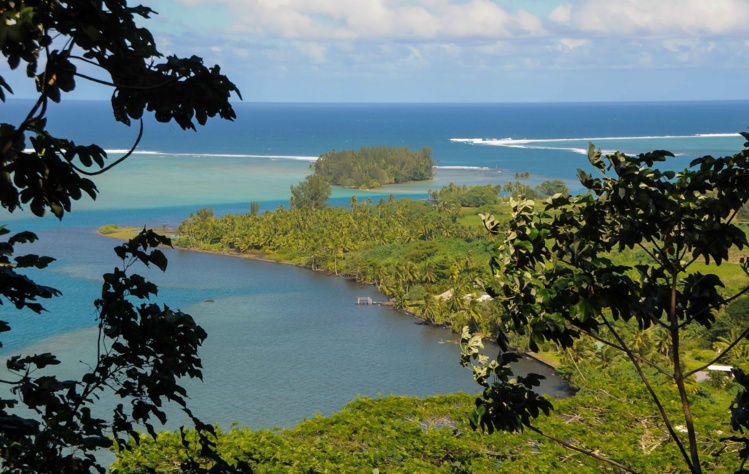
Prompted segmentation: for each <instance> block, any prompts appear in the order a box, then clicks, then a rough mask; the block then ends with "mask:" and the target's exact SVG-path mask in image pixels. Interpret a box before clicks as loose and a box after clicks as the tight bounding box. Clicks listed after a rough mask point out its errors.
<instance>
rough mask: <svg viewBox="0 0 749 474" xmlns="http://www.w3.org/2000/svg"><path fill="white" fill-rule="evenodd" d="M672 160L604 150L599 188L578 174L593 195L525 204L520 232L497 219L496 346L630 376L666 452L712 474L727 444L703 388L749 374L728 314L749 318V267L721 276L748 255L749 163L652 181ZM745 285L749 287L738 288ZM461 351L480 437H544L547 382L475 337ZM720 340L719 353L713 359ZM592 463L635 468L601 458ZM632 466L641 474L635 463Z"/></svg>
mask: <svg viewBox="0 0 749 474" xmlns="http://www.w3.org/2000/svg"><path fill="white" fill-rule="evenodd" d="M744 136H745V138H748V139H749V134H744ZM670 156H673V155H672V154H671V153H669V152H665V151H655V152H652V153H647V154H642V155H639V156H637V157H627V156H625V155H623V154H621V153H615V154H613V155H608V156H606V157H605V161H604V158H603V157H602V154H601V151H600V150H596V149H595V148H594V147H593V146H592V145H591V147H590V151H589V159H590V162H591V164H592V165H593V167H594V169H595V170H596V172H598V175H599V176H598V177H593V176H591V175H589V174H587V173H585V172H583V171H580V172H579V176H580V181H581V183H582V184H583V186H584V187H585V188H587V189H588V190H589V193H588V194H586V195H581V196H578V197H570V196H568V195H556V196H554V197H553V198H552V199H550V200H549V201H547V203H546V204H545V205H544V206H543V208H542V209H541V210H538V209H537V206H536V203H534V202H533V201H530V200H527V199H524V198H521V199H519V200H518V201H512V219H511V220H510V222H509V223H507V222H497V221H496V220H495V219H494V218H493V217H492V216H484V223H485V225H486V228H487V229H488V230H489V231H490V232H491V233H493V234H501V235H502V236H503V238H502V244H501V246H500V247H499V248H498V251H497V254H496V256H495V257H494V258H493V259H492V261H491V267H492V272H493V275H492V278H491V279H490V280H488V282H487V285H486V290H487V291H488V292H489V293H490V294H491V295H492V296H493V297H494V298H495V299H494V301H496V303H497V305H498V306H499V307H500V308H501V310H500V311H498V314H499V318H498V319H497V320H496V321H495V324H494V325H493V326H492V334H493V335H494V336H495V337H496V340H497V342H498V344H499V346H500V349H501V350H502V351H507V350H508V349H509V348H510V347H511V343H512V339H511V338H510V335H513V336H517V335H523V336H525V337H527V338H528V339H527V340H528V347H529V348H530V349H531V350H533V351H538V350H540V349H541V347H542V346H547V347H548V345H553V346H556V347H557V348H558V350H561V351H565V352H567V354H569V356H570V359H571V360H572V361H574V362H577V360H580V361H584V360H598V361H599V362H600V364H601V365H602V366H603V367H606V366H609V365H610V366H614V367H617V368H618V370H619V371H621V370H622V367H629V368H630V370H629V372H633V373H635V374H636V376H635V377H633V379H634V380H636V381H639V383H640V384H641V385H640V387H639V390H640V391H642V393H644V394H645V395H644V396H643V397H642V399H643V400H641V402H640V403H643V404H644V405H645V406H644V407H643V408H645V410H644V411H645V412H646V413H649V414H648V415H647V416H650V417H653V418H656V419H658V420H659V423H660V424H661V425H662V426H663V427H664V428H665V430H666V432H667V433H668V435H667V437H666V441H668V442H670V443H673V444H674V445H675V446H676V447H677V448H678V451H679V454H680V457H681V459H680V460H679V463H680V464H681V469H687V470H689V471H690V472H693V473H701V472H704V470H707V469H709V468H710V463H711V460H710V458H711V457H712V455H713V453H714V450H715V449H718V448H715V447H710V448H709V449H707V450H706V447H705V446H706V444H707V445H710V443H714V442H715V441H716V439H715V435H714V434H712V433H711V432H710V430H705V429H703V427H701V426H700V424H701V423H703V422H704V421H703V420H701V419H700V416H701V414H699V413H698V411H699V410H698V409H697V408H696V406H695V405H696V404H697V400H696V398H695V397H694V395H695V393H698V392H699V391H700V388H699V387H698V386H697V385H696V382H695V380H694V377H695V376H696V375H697V374H698V373H699V372H700V371H704V370H706V369H707V368H708V367H709V366H710V365H712V364H715V363H719V362H725V361H726V360H727V359H728V357H733V358H734V359H733V360H734V362H739V361H740V359H743V361H744V362H745V361H746V359H745V357H746V354H742V352H744V350H745V347H746V342H745V341H746V337H747V335H749V322H748V321H747V315H746V313H743V314H742V313H741V312H740V311H736V309H737V307H736V306H734V307H733V308H731V311H729V312H728V314H725V312H723V311H722V308H725V307H726V306H727V305H730V304H731V303H734V302H736V304H741V305H742V307H745V304H746V301H745V300H742V299H741V298H742V297H743V295H744V294H745V293H746V292H747V291H749V279H747V276H749V262H748V261H746V260H744V259H741V261H740V264H739V265H730V264H727V265H722V264H726V263H727V262H729V261H730V259H731V257H732V255H734V256H735V254H736V252H735V251H736V250H738V251H740V250H742V249H744V248H745V247H747V246H749V241H747V237H746V234H745V232H744V230H743V229H742V228H741V227H739V226H738V225H737V224H736V223H735V222H734V220H735V218H736V216H737V214H738V213H739V212H740V211H741V208H742V207H743V206H744V205H745V204H746V203H747V201H748V200H749V187H748V186H747V185H746V183H747V182H748V181H749V149H745V150H743V151H741V152H740V153H737V154H735V155H733V156H729V157H725V158H720V159H715V158H713V157H710V156H706V157H703V158H699V159H696V160H694V161H692V163H691V164H690V167H689V168H688V169H685V170H683V171H680V172H678V173H676V172H673V171H662V169H661V168H660V167H659V168H654V167H653V165H654V163H656V162H661V161H665V160H666V158H667V157H670ZM732 250H733V251H732ZM734 258H735V257H734ZM699 262H702V263H699ZM726 267H728V269H729V271H728V272H726ZM737 271H738V272H739V273H741V274H742V277H741V278H735V277H734V275H735V274H736V272H737ZM726 275H731V277H730V279H729V278H724V277H725V276H726ZM739 301H741V303H738V302H739ZM729 307H730V306H729ZM716 322H720V325H718V324H716ZM717 327H719V328H720V331H718V332H713V333H712V334H711V330H713V329H715V328H717ZM719 334H720V335H719ZM461 339H462V347H463V357H462V363H463V364H464V365H466V366H470V367H471V368H472V369H473V372H474V378H475V379H476V381H477V383H479V384H480V385H481V386H482V387H484V392H483V393H482V396H481V397H480V398H479V399H478V400H477V401H476V409H475V410H474V411H473V412H472V415H471V422H472V425H473V426H474V427H477V428H481V429H482V430H487V431H488V432H493V431H494V430H507V431H517V430H522V429H530V430H534V431H538V430H539V428H538V427H537V425H536V419H537V417H539V415H540V413H541V412H543V413H546V414H548V413H549V412H550V410H551V408H552V406H551V404H550V403H549V401H548V400H546V399H544V398H542V397H539V396H538V395H536V394H535V393H534V392H533V390H532V389H533V387H534V386H536V385H537V378H538V377H537V376H535V375H534V374H529V375H527V376H525V377H517V379H516V380H515V379H512V373H511V370H510V369H509V365H508V364H509V363H510V362H512V361H513V360H515V359H516V358H517V357H516V356H515V355H514V354H511V353H507V352H504V353H501V354H500V356H499V357H498V359H497V360H492V361H489V359H488V358H487V357H486V356H482V355H480V354H479V352H478V349H479V348H480V347H481V346H482V345H481V341H480V339H479V338H477V337H472V336H471V334H470V333H469V332H468V329H467V328H466V329H465V330H464V333H463V336H462V338H461ZM711 339H712V344H711V345H712V349H713V351H714V352H712V353H711V352H710V351H709V350H706V349H710V347H706V346H707V343H708V342H709V341H710V340H711ZM733 349H736V350H734V351H733V355H732V356H729V355H728V354H729V353H730V352H731V351H732V350H733ZM474 361H478V362H477V363H475V362H474ZM578 365H579V364H578ZM575 370H576V371H580V369H579V368H578V366H577V365H576V367H575ZM573 374H574V372H573ZM734 375H735V377H736V382H737V384H739V385H741V386H742V390H741V391H740V392H739V394H738V395H737V397H736V398H735V399H734V401H733V403H732V404H731V407H730V409H731V420H730V421H731V423H730V426H731V428H732V429H733V430H736V431H743V429H746V428H749V417H748V416H747V413H748V412H749V397H748V396H747V392H746V390H747V389H749V378H747V377H746V376H745V375H744V372H743V371H742V370H741V369H739V368H734ZM580 376H581V377H583V374H582V371H580ZM715 382H716V383H718V380H717V379H716V380H715ZM610 383H611V388H612V389H615V388H617V386H618V385H620V384H622V383H624V382H623V381H622V380H621V379H620V377H611V379H610ZM726 421H727V420H726ZM666 441H664V442H666ZM732 441H734V442H738V443H741V444H743V445H744V447H743V449H742V450H741V452H740V464H741V466H742V467H743V465H744V463H745V462H746V460H747V458H748V457H749V439H747V438H744V437H733V438H732ZM569 444H570V445H571V446H570V447H573V446H575V447H577V448H579V446H577V445H576V443H569ZM579 449H581V450H582V452H585V453H586V454H588V455H590V456H593V457H596V458H598V459H601V460H602V461H605V462H609V463H611V464H612V465H614V466H616V467H618V468H624V467H623V466H622V465H621V464H620V463H617V462H616V461H614V460H612V459H610V458H606V457H602V456H600V455H599V454H597V453H596V451H595V450H592V449H591V447H589V446H588V447H585V448H579ZM625 459H626V457H625ZM624 464H625V465H626V466H628V467H627V468H625V469H628V468H629V467H630V466H631V461H629V460H627V461H626V462H625V463H624ZM740 469H741V468H740ZM742 472H744V471H742Z"/></svg>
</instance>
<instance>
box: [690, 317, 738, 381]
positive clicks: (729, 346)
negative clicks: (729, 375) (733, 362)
mask: <svg viewBox="0 0 749 474" xmlns="http://www.w3.org/2000/svg"><path fill="white" fill-rule="evenodd" d="M748 334H749V327H747V328H746V329H744V332H742V333H741V336H739V337H738V338H737V339H736V340H735V341H733V342H732V343H731V344H729V345H728V347H726V348H725V349H723V351H722V352H721V353H720V354H718V356H717V357H715V358H714V359H713V360H711V361H710V362H708V363H706V364H704V365H702V366H701V367H697V368H696V369H694V370H690V371H689V372H687V373H685V374H684V378H686V377H689V376H691V375H694V374H696V373H697V372H699V371H700V370H705V369H707V368H708V367H710V366H711V365H713V364H714V363H716V362H718V361H719V360H720V359H721V358H722V357H723V356H724V355H726V354H727V353H728V352H730V351H731V350H732V349H733V348H734V347H736V345H737V344H738V343H739V342H741V341H742V340H743V339H744V338H746V337H747V335H748Z"/></svg>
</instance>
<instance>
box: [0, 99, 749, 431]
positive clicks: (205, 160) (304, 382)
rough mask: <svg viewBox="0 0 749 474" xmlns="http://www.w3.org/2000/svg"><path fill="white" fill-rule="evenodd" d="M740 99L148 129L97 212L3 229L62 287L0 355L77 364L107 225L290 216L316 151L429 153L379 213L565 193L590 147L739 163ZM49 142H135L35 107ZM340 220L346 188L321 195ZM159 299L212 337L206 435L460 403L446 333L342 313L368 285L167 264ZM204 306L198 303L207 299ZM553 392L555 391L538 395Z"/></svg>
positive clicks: (69, 108)
mask: <svg viewBox="0 0 749 474" xmlns="http://www.w3.org/2000/svg"><path fill="white" fill-rule="evenodd" d="M28 105H29V104H28V103H24V102H10V103H9V104H0V119H1V120H2V121H6V120H8V121H13V120H17V118H18V117H20V116H22V114H23V113H25V112H24V111H25V109H26V108H27V107H28ZM747 106H749V103H748V102H735V103H734V102H731V103H728V102H707V103H657V104H650V103H648V104H509V105H501V104H496V105H495V104H491V105H490V104H487V105H457V104H441V105H423V104H420V105H404V104H382V105H377V104H314V105H312V104H250V103H248V104H239V105H238V106H237V113H238V118H237V120H236V122H234V123H227V122H217V121H214V122H211V123H209V125H208V126H207V127H205V128H203V129H200V130H199V131H198V133H195V132H191V131H187V132H183V131H181V130H179V128H178V127H176V126H174V125H164V124H157V123H153V122H149V123H147V124H146V133H145V135H144V138H143V141H142V143H141V146H140V148H139V151H140V152H139V153H137V154H136V155H134V156H133V157H132V158H131V159H130V160H128V161H127V162H125V163H124V164H123V165H121V166H119V167H117V168H115V169H114V170H112V171H111V172H109V173H108V174H107V175H106V176H104V177H102V178H100V179H99V180H97V183H98V185H99V187H100V190H101V194H100V197H99V198H98V199H97V201H96V202H94V203H92V202H81V203H79V204H78V205H77V208H76V210H74V212H73V213H72V214H70V215H68V216H66V217H65V218H64V219H63V221H62V222H59V221H57V220H55V219H53V218H49V217H48V218H44V219H38V218H33V217H28V216H27V217H23V215H19V214H14V215H8V214H7V212H5V211H2V214H1V216H2V217H1V218H0V221H4V222H7V223H8V224H9V226H10V227H11V228H12V229H13V230H21V229H31V230H34V231H37V232H38V233H39V236H40V238H41V241H40V242H39V243H38V244H35V245H34V246H31V248H30V249H29V251H33V252H36V253H40V254H48V255H52V256H54V257H56V258H57V259H58V260H57V262H55V263H54V264H53V265H52V266H51V268H50V269H49V270H47V271H44V272H40V273H39V274H38V275H37V277H38V279H39V280H40V282H41V283H44V284H48V285H51V286H54V287H57V288H59V289H61V290H62V291H63V293H64V295H65V296H64V297H63V298H60V299H57V300H54V301H52V302H50V303H49V304H48V305H47V307H48V309H49V310H50V311H49V312H48V313H46V314H44V315H41V316H37V315H29V314H21V315H18V314H17V313H16V312H14V311H12V310H11V308H9V307H8V305H7V304H5V305H3V306H1V307H0V311H2V314H3V316H4V318H3V319H5V318H7V319H8V320H10V321H11V325H12V327H13V331H12V332H10V333H6V334H4V339H3V345H4V347H3V348H2V350H1V351H0V355H3V356H7V355H10V354H12V353H15V352H17V351H21V350H23V351H26V352H28V351H41V350H48V349H53V350H55V351H60V353H61V354H62V355H63V356H64V357H66V358H67V360H69V361H72V362H73V363H72V364H69V365H68V366H67V368H66V369H65V370H70V371H72V372H75V371H76V370H77V367H78V365H77V364H76V361H78V360H83V359H85V358H86V357H88V356H90V350H91V347H92V346H91V343H92V342H93V341H94V340H95V339H94V332H93V330H92V328H93V326H94V324H95V314H94V312H93V305H92V301H93V300H94V299H95V298H96V297H97V294H98V292H99V291H100V284H101V283H100V281H101V280H100V278H101V274H102V273H103V272H105V271H110V270H111V269H112V268H113V267H114V266H115V265H117V264H118V261H117V259H116V258H115V256H114V253H113V252H112V250H111V249H112V247H113V246H114V245H116V242H115V241H112V240H109V239H106V238H103V237H100V236H97V235H96V233H95V231H96V229H97V228H98V227H99V226H101V225H103V224H107V223H119V224H123V225H157V226H158V225H176V224H177V223H179V222H180V221H181V220H183V219H185V218H186V217H187V216H188V215H189V214H190V213H191V212H194V211H195V210H196V209H198V208H199V207H205V206H208V207H212V208H214V209H215V210H216V213H217V214H223V213H227V212H246V211H247V210H248V205H249V202H250V201H252V200H254V201H258V202H260V204H261V209H262V210H267V209H275V208H276V207H278V206H279V205H285V204H286V203H287V202H288V195H289V191H288V186H289V184H290V183H291V184H293V183H295V182H298V181H300V180H301V179H303V177H304V175H305V174H306V173H307V172H308V169H307V166H308V164H309V160H310V159H312V158H313V157H315V156H318V155H319V154H321V153H323V152H325V151H328V150H330V149H333V148H335V149H342V148H352V147H353V148H358V147H360V146H362V145H391V146H401V145H402V146H409V147H411V148H420V147H423V146H429V147H431V148H432V151H433V157H434V158H435V160H436V161H437V163H438V166H439V167H440V168H439V169H438V179H437V180H436V181H435V182H434V183H426V184H417V185H407V186H401V187H397V186H395V187H389V188H387V189H385V190H383V191H379V192H377V193H357V194H359V195H360V196H364V197H372V198H373V199H379V198H382V197H386V196H387V194H389V193H393V194H395V195H396V196H405V195H410V196H414V197H423V196H424V195H425V192H426V189H427V188H428V187H429V186H436V185H439V183H443V184H446V182H448V181H455V182H458V183H459V184H463V183H465V184H472V183H486V182H492V183H498V184H501V183H503V182H506V181H507V180H510V179H513V173H515V172H523V171H529V172H530V173H531V174H532V179H533V180H535V181H534V182H538V181H540V180H542V179H548V178H562V179H565V180H567V181H568V183H569V184H570V186H571V187H572V188H573V189H574V186H575V184H574V183H575V181H574V177H575V175H576V169H577V168H578V167H585V166H586V162H587V159H586V157H585V155H584V154H582V153H581V150H584V149H585V148H586V147H587V143H588V141H589V139H593V141H594V143H596V145H597V146H600V147H601V148H603V149H605V150H612V149H623V150H625V151H627V152H633V153H635V152H643V151H647V150H649V149H652V148H667V149H672V150H673V151H675V152H676V153H677V154H678V155H679V156H678V157H677V158H676V159H675V160H674V165H675V166H677V167H682V166H685V165H686V163H687V162H688V158H689V157H692V156H697V155H700V154H704V153H713V154H715V155H720V154H725V153H731V152H735V151H738V150H739V149H740V147H741V146H742V144H743V141H744V140H743V139H741V138H740V137H738V136H736V135H735V133H736V132H739V131H741V130H745V129H746V127H747V125H749V113H747V110H749V107H747ZM50 130H51V131H52V132H53V133H54V134H57V135H60V136H70V137H72V138H73V139H75V140H76V141H77V142H80V143H91V142H95V143H97V144H99V145H101V146H103V147H104V148H106V149H108V150H112V153H111V155H112V156H116V155H117V153H118V152H117V151H116V150H124V149H127V148H129V147H130V146H131V144H132V140H133V139H134V137H135V134H136V131H135V130H134V129H129V128H127V127H124V126H121V125H119V124H116V123H114V121H113V120H112V119H111V116H110V112H109V111H108V109H107V104H106V103H93V102H80V103H68V104H65V105H63V106H61V107H57V108H55V107H53V108H52V109H51V110H50ZM335 196H336V199H335V200H334V204H336V203H337V204H340V205H345V204H346V203H347V202H348V199H349V196H350V191H347V190H338V191H336V194H335ZM168 255H169V258H170V267H169V269H168V271H167V273H166V274H163V275H162V274H160V273H159V272H157V271H153V270H150V271H146V272H145V273H146V274H147V276H148V277H149V278H152V279H153V280H154V281H156V282H157V283H158V284H159V285H160V293H159V298H158V300H159V302H164V303H167V304H169V305H170V306H172V307H176V308H180V309H182V310H184V311H186V312H189V313H191V314H193V315H194V316H195V317H196V318H197V319H198V320H199V322H200V323H201V324H203V325H204V326H205V327H206V329H207V330H208V332H209V339H208V341H207V343H206V345H205V347H204V349H203V352H202V354H203V358H204V361H205V374H206V376H205V379H206V382H205V383H204V384H202V385H201V384H191V393H192V396H193V400H194V404H195V411H196V413H198V414H200V415H201V416H203V417H204V418H206V419H208V420H215V421H217V422H220V423H221V424H223V425H226V426H228V424H229V423H231V422H234V421H236V422H239V423H240V424H248V425H250V426H252V427H264V426H274V425H290V424H293V423H294V422H296V421H298V420H300V419H301V418H303V417H307V416H311V415H312V414H313V413H315V412H318V411H319V412H322V413H330V412H331V411H335V410H338V409H340V407H341V406H342V405H343V404H345V403H346V402H347V401H349V400H351V399H352V398H354V397H355V396H356V395H357V394H362V395H367V396H377V395H378V394H383V395H386V394H390V393H395V394H411V395H427V394H431V393H444V392H450V391H456V390H468V391H475V390H476V386H475V385H474V384H473V382H472V380H471V376H470V373H469V372H467V371H466V370H464V369H462V368H460V367H459V366H458V363H457V358H458V349H457V347H456V346H455V345H454V344H446V343H444V342H445V340H446V339H453V338H454V335H451V334H449V333H447V332H445V331H441V330H438V329H435V328H429V327H425V326H419V325H416V324H414V323H415V321H414V320H413V319H411V318H409V317H406V316H404V315H401V314H399V313H395V312H392V311H390V310H388V309H385V308H380V307H373V308H357V307H356V306H354V304H353V303H354V301H355V299H356V296H367V295H372V296H374V297H377V294H376V292H375V291H374V289H373V288H371V287H365V286H361V285H358V284H355V283H352V282H349V281H346V280H344V279H340V278H333V277H329V276H326V275H321V274H318V273H313V272H310V271H306V270H301V269H297V268H294V267H290V266H285V265H275V264H268V263H264V262H254V261H247V260H242V259H236V258H229V257H220V256H213V255H205V254H195V253H189V252H180V251H173V252H169V254H168ZM206 300H212V302H207V301H206ZM559 384H560V381H559V380H558V379H554V378H552V379H551V380H550V384H549V385H546V387H545V388H546V390H548V391H551V392H553V391H554V390H555V389H557V388H559Z"/></svg>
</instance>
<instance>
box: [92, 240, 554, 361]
mask: <svg viewBox="0 0 749 474" xmlns="http://www.w3.org/2000/svg"><path fill="white" fill-rule="evenodd" d="M121 229H122V230H123V231H126V230H128V229H130V228H126V227H123V228H121ZM131 230H139V228H132V229H131ZM96 233H97V234H98V235H100V236H102V237H106V238H110V239H117V240H124V236H122V235H121V234H117V233H111V234H105V233H102V232H100V230H99V229H97V230H96ZM172 248H173V249H174V250H183V251H185V252H198V253H205V254H209V255H217V256H225V257H234V258H245V259H249V260H257V261H260V262H267V263H277V264H281V265H293V266H295V267H298V268H304V269H306V270H310V271H313V272H324V273H326V274H327V275H329V276H334V277H338V278H351V277H350V276H349V275H343V274H340V275H337V274H335V273H331V272H328V271H325V270H316V269H313V268H311V267H307V266H304V265H298V264H296V263H294V262H289V261H284V260H273V259H269V258H265V256H264V255H263V254H259V253H240V252H224V251H220V250H206V249H198V248H194V247H182V246H179V245H172ZM357 283H361V284H364V285H370V286H375V285H374V283H369V282H365V281H357ZM377 291H378V293H380V294H381V295H382V296H383V297H385V298H387V301H385V302H376V303H375V304H379V305H381V306H390V307H391V308H392V298H389V297H388V296H387V295H385V294H383V293H382V292H380V290H379V288H378V289H377ZM393 309H395V308H393ZM395 311H397V312H399V313H401V314H404V315H406V316H411V317H412V318H414V319H416V320H417V321H418V322H417V323H416V324H421V325H429V326H432V327H435V328H440V329H444V330H447V331H450V334H457V333H456V332H453V331H451V330H450V328H449V327H448V326H446V325H444V324H432V323H430V322H428V321H427V320H426V319H424V318H422V317H420V316H419V315H417V314H415V313H412V312H410V311H406V310H404V309H395ZM490 343H491V342H490ZM491 344H493V343H491ZM523 355H524V356H526V357H528V358H530V359H533V360H534V361H536V362H538V363H539V364H541V365H543V366H545V367H548V368H549V369H552V370H554V371H556V369H557V368H558V365H555V364H554V361H553V360H550V359H549V358H546V357H544V356H543V355H541V354H537V353H532V352H530V351H525V352H523Z"/></svg>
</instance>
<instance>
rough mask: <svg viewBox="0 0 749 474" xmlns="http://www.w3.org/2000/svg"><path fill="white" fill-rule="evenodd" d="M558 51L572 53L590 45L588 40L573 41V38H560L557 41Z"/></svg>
mask: <svg viewBox="0 0 749 474" xmlns="http://www.w3.org/2000/svg"><path fill="white" fill-rule="evenodd" d="M559 44H560V46H561V47H560V49H561V50H568V51H572V50H573V49H577V48H581V47H583V46H587V45H589V44H590V40H587V39H575V38H562V39H560V40H559Z"/></svg>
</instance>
